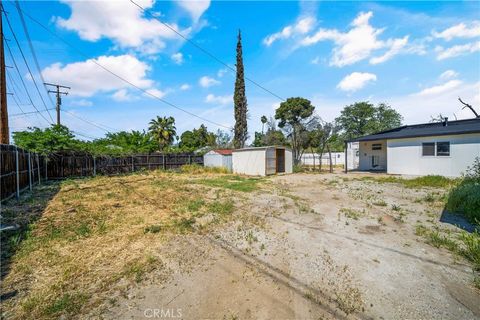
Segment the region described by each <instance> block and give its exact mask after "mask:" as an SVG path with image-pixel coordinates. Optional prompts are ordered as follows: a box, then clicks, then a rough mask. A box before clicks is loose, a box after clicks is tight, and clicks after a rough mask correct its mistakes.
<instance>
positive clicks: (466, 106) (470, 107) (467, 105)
mask: <svg viewBox="0 0 480 320" xmlns="http://www.w3.org/2000/svg"><path fill="white" fill-rule="evenodd" d="M458 101H460V103H461V104H463V105H464V107H463V108H462V110H463V109H465V108H468V109H470V110H471V111H472V112H473V114H474V115H475V117H476V118H480V116H479V115H478V113H477V111H475V109H473V107H472V106H471V105H469V104H468V103H465V102H463V101H462V98H460V97H458Z"/></svg>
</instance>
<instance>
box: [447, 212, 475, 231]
mask: <svg viewBox="0 0 480 320" xmlns="http://www.w3.org/2000/svg"><path fill="white" fill-rule="evenodd" d="M440 222H443V223H448V224H451V225H454V226H456V227H458V228H460V229H463V230H465V231H467V232H470V233H472V232H474V231H475V230H477V231H479V232H480V227H479V226H476V225H475V224H473V223H471V222H469V221H468V220H467V219H465V217H463V216H461V215H459V214H455V213H451V212H448V211H447V210H446V209H443V211H442V215H441V216H440Z"/></svg>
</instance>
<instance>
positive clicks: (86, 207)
mask: <svg viewBox="0 0 480 320" xmlns="http://www.w3.org/2000/svg"><path fill="white" fill-rule="evenodd" d="M196 173H197V174H198V175H199V176H198V178H199V179H206V178H207V177H210V176H211V175H214V174H213V173H205V172H200V171H198V172H196ZM205 175H207V176H205ZM189 180H190V176H187V175H182V174H176V173H168V172H160V171H158V172H152V173H145V174H134V175H125V176H117V177H97V178H92V179H84V180H70V181H65V182H63V183H62V184H61V188H60V190H59V192H58V193H57V194H56V195H55V196H54V197H53V198H52V199H51V201H50V202H49V203H48V205H47V206H46V207H45V210H44V212H43V215H42V216H41V218H40V219H39V220H38V221H37V222H35V223H32V224H30V229H29V231H28V232H27V233H26V237H25V239H24V241H23V242H21V243H20V244H18V248H17V250H16V254H15V255H14V256H13V257H12V262H11V270H10V272H9V274H8V275H7V277H6V278H5V281H4V284H3V287H4V289H5V290H19V291H20V292H21V294H19V295H18V296H17V297H15V298H12V299H9V300H7V301H6V302H5V306H4V309H5V310H7V312H8V316H9V317H11V318H15V319H26V318H30V319H56V318H59V317H61V316H64V317H67V318H72V317H77V318H78V317H81V316H79V315H82V314H83V315H85V312H88V311H89V310H94V309H95V308H99V307H101V306H102V305H103V303H105V301H107V297H110V296H115V295H118V294H122V293H124V292H125V291H126V289H127V288H128V287H129V286H132V285H134V284H135V283H137V282H140V281H142V280H144V279H145V278H147V277H148V276H149V274H151V273H152V272H153V273H156V274H157V277H159V276H158V275H161V274H165V273H167V272H168V270H167V269H166V267H165V263H164V262H163V261H162V258H163V257H162V256H161V252H162V246H164V245H165V243H166V242H167V240H168V239H170V238H171V237H173V236H175V235H178V234H182V233H188V232H192V231H194V230H205V228H209V227H214V225H216V224H218V223H219V222H223V221H226V220H228V219H229V215H230V214H231V213H232V211H233V209H234V205H235V204H234V201H233V200H232V198H233V197H232V196H226V195H225V193H229V194H230V193H233V192H234V191H231V190H220V192H219V191H218V190H212V188H210V187H208V186H205V185H198V184H191V183H190V181H189ZM224 199H229V200H224ZM6 207H7V208H8V204H7V205H6ZM207 215H208V216H212V217H213V218H212V219H210V220H208V221H211V222H209V223H202V224H201V226H199V227H198V228H196V226H197V225H196V222H197V219H199V218H201V217H203V216H207ZM160 278H161V277H160Z"/></svg>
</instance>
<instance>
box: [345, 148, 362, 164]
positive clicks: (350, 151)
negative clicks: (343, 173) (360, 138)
mask: <svg viewBox="0 0 480 320" xmlns="http://www.w3.org/2000/svg"><path fill="white" fill-rule="evenodd" d="M359 149H360V146H359V142H349V143H347V150H346V152H347V168H348V170H357V169H358V166H359V163H360V150H359ZM344 156H345V155H344ZM344 162H345V160H344Z"/></svg>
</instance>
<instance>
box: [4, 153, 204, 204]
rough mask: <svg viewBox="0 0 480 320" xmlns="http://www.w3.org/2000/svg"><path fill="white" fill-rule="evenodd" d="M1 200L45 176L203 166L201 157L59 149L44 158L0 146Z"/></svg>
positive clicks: (109, 173) (80, 175)
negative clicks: (98, 154) (113, 154)
mask: <svg viewBox="0 0 480 320" xmlns="http://www.w3.org/2000/svg"><path fill="white" fill-rule="evenodd" d="M0 148H1V155H0V167H1V173H0V180H1V182H0V184H1V201H4V200H6V199H9V198H11V197H13V196H16V197H17V198H18V197H19V195H20V192H22V191H23V190H25V189H27V188H30V189H31V188H32V186H33V185H34V184H36V183H42V181H44V180H47V179H64V178H69V177H85V176H95V175H97V174H102V175H112V174H120V173H128V172H134V171H138V170H155V169H163V170H170V169H177V168H180V167H181V166H183V165H186V164H198V165H203V156H201V155H195V154H188V153H179V154H163V153H150V154H134V155H131V156H123V157H107V156H101V157H94V156H92V155H90V154H86V153H78V152H62V153H53V154H50V155H48V156H47V157H44V156H40V155H38V154H35V153H30V152H27V151H25V150H23V149H20V148H17V147H15V146H11V145H0Z"/></svg>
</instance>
